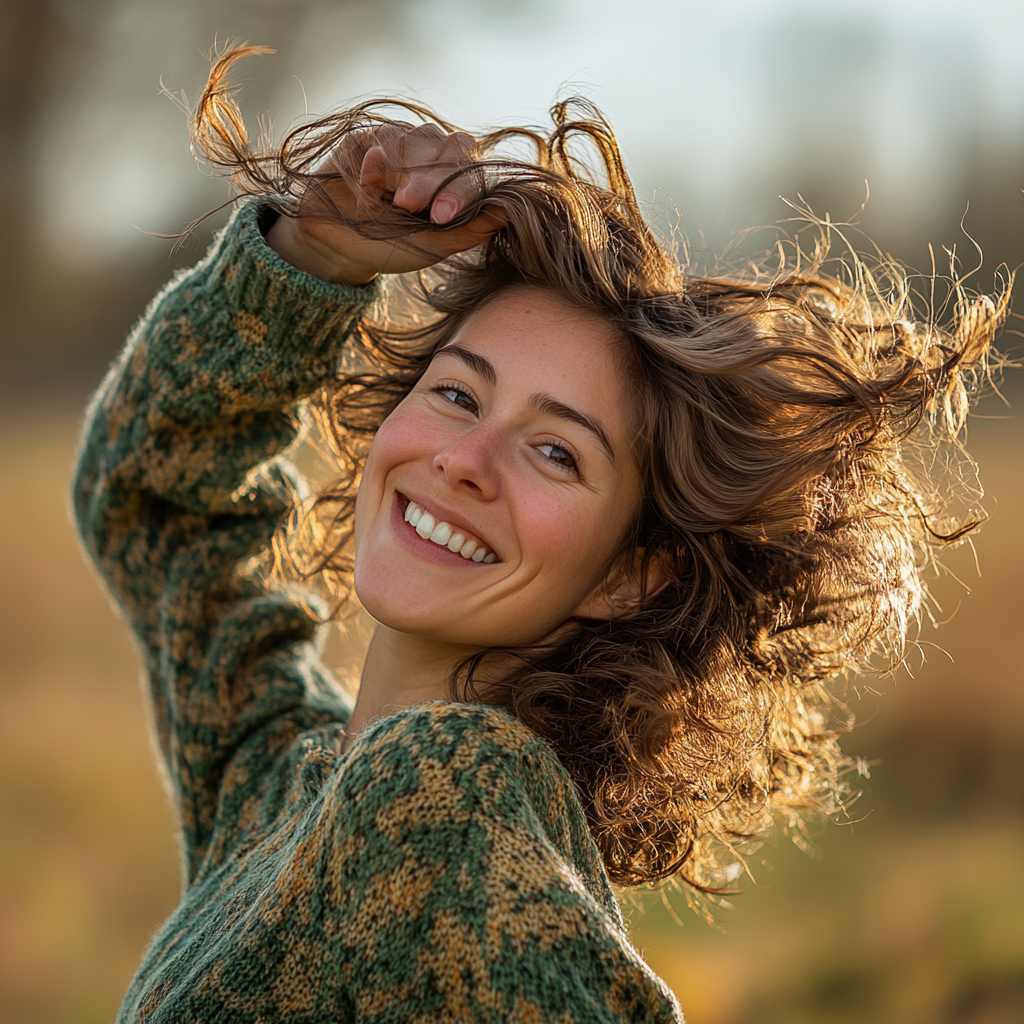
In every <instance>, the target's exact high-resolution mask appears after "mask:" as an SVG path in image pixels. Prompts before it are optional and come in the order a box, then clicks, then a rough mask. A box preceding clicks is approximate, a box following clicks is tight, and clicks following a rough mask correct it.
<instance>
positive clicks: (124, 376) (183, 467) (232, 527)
mask: <svg viewBox="0 0 1024 1024" xmlns="http://www.w3.org/2000/svg"><path fill="white" fill-rule="evenodd" d="M265 209H266V208H265V207H261V206H260V205H259V204H257V203H248V204H246V205H244V206H243V207H242V208H241V209H240V210H238V211H237V213H236V214H235V215H234V217H233V218H232V220H231V222H230V224H229V225H228V227H227V228H226V229H225V230H224V232H223V233H222V234H221V235H220V237H219V238H218V240H217V241H216V242H215V244H214V245H213V247H212V248H211V250H210V252H209V253H208V254H207V256H206V257H205V259H203V260H202V262H200V263H199V264H198V265H197V266H196V267H194V268H192V269H191V270H189V271H187V272H185V273H183V274H181V275H180V276H178V277H177V278H176V279H175V280H173V281H172V282H171V283H170V284H169V285H168V286H167V287H166V288H165V289H164V290H163V291H162V292H161V293H160V294H159V295H158V296H157V297H156V298H155V299H154V301H153V302H152V304H151V305H150V307H149V309H148V310H147V311H146V313H145V315H144V316H143V318H142V319H141V320H140V322H139V324H138V325H137V326H136V328H135V329H134V331H133V332H132V334H131V336H130V337H129V339H128V342H127V344H126V346H125V348H124V350H123V352H122V353H121V355H120V356H119V357H118V359H117V360H116V361H115V363H114V365H113V366H112V367H111V369H110V371H109V372H108V374H107V377H106V379H105V380H104V381H103V383H102V385H101V386H100V388H99V391H98V392H97V393H96V395H95V397H94V398H93V401H92V403H91V405H90V407H89V410H88V413H87V417H86V424H85V429H84V433H83V439H82V443H81V449H80V454H79V464H78V469H77V473H76V477H75V482H74V510H75V515H76V518H77V522H78V527H79V530H80V532H81V536H82V539H83V541H84V544H85V547H86V550H87V551H88V553H89V555H90V556H91V558H92V559H93V561H94V562H95V564H96V565H97V567H98V569H99V572H100V574H101V575H102V577H103V579H104V580H105V582H106V584H107V586H108V588H109V590H110V592H111V594H112V596H113V598H114V600H115V601H116V603H117V605H118V607H119V608H120V609H121V611H122V612H123V614H124V615H125V617H126V618H127V620H128V622H129V623H130V625H131V627H132V630H133V631H134V633H135V636H136V638H137V640H138V643H139V647H140V650H141V653H142V657H143V661H144V666H145V672H146V675H147V677H148V680H149V684H150V693H151V697H152V708H153V715H154V718H155V726H156V732H157V736H158V738H159V744H160V749H161V752H162V755H163V759H164V762H165V764H166V767H167V770H168V776H169V779H170V784H171V786H172V788H173V790H174V799H175V803H176V805H177V808H178V812H179V815H180V821H181V828H182V830H183V838H184V849H185V856H186V862H187V863H186V877H187V879H189V880H192V878H193V877H194V874H195V871H196V868H197V865H198V864H199V862H200V860H201V859H202V857H203V855H204V851H205V850H206V847H207V845H208V843H209V840H210V836H211V832H212V829H213V826H214V820H215V818H218V819H219V821H220V822H221V824H222V825H224V824H225V821H226V819H227V820H230V819H232V818H233V817H234V818H237V819H238V827H239V828H241V827H242V824H241V822H242V818H243V817H244V815H243V808H244V807H245V806H246V800H250V802H251V799H252V797H253V793H254V792H255V791H256V788H257V787H258V785H259V784H260V781H261V780H260V778H258V777H254V773H253V772H252V771H251V766H250V767H249V768H248V769H247V768H245V767H244V766H239V765H235V766H234V767H233V768H231V771H233V772H234V775H236V776H237V778H235V779H234V783H233V785H232V786H228V787H227V788H225V787H226V786H227V782H226V780H227V774H228V773H229V765H230V763H231V760H232V757H233V756H234V755H235V754H236V752H237V751H238V750H239V748H240V747H241V746H242V745H243V744H244V743H245V742H246V741H247V739H250V738H256V737H257V735H258V734H259V738H258V740H256V739H254V743H255V748H258V749H260V750H261V751H262V756H263V757H264V758H267V757H272V755H273V752H274V750H275V749H280V750H284V749H285V748H286V747H287V745H288V743H289V742H290V740H291V738H293V737H294V736H295V735H296V734H297V733H298V732H300V731H302V730H303V729H307V728H310V727H311V726H313V725H316V724H318V723H321V722H324V721H339V720H340V721H342V722H343V721H344V720H345V718H346V715H347V710H346V709H347V703H346V699H345V698H344V696H343V695H342V694H341V692H340V690H339V689H338V688H337V687H336V685H335V684H334V683H333V681H332V680H331V679H330V677H329V675H328V674H327V673H326V672H325V671H324V670H323V669H322V667H321V666H320V663H319V660H318V658H317V657H316V652H315V649H314V645H313V644H312V643H311V642H310V641H311V639H312V638H313V634H314V631H315V625H316V624H315V622H314V621H313V619H312V618H311V616H310V615H309V613H308V612H307V611H306V610H304V609H303V607H302V606H301V604H300V603H295V602H293V601H291V600H289V599H288V598H287V597H285V596H283V595H265V594H263V593H261V592H260V591H259V590H258V589H257V588H256V587H255V586H254V585H253V584H252V583H249V582H247V581H245V580H241V579H239V578H238V575H237V568H238V565H239V563H240V562H241V561H242V560H244V559H245V558H246V557H247V556H249V555H251V554H253V553H254V552H256V551H258V550H259V549H260V548H262V547H263V546H265V545H266V544H267V543H268V542H269V540H270V538H271V536H272V534H273V531H274V530H275V529H276V527H277V525H278V522H279V520H280V518H281V517H282V516H283V515H284V514H285V513H286V511H287V509H288V507H289V503H290V501H291V500H292V499H293V497H294V495H295V494H296V492H298V493H301V491H302V488H303V486H304V484H303V481H302V479H301V477H300V476H299V475H298V474H297V472H296V471H295V469H294V467H292V466H291V464H290V463H289V462H288V461H287V459H286V458H285V457H284V456H285V453H286V452H287V450H288V449H289V447H290V446H292V445H293V444H294V443H295V441H296V439H297V436H298V420H297V417H296V414H295V405H296V403H297V402H298V401H299V400H301V399H302V398H303V397H304V396H306V395H308V394H310V393H311V392H313V391H314V390H315V389H316V388H317V387H319V386H320V384H321V383H322V382H323V381H325V380H326V379H327V378H328V377H329V376H330V375H331V374H332V373H334V372H335V368H336V363H337V359H338V354H339V350H340V348H341V346H342V344H343V342H344V340H345V337H346V335H347V333H348V332H349V331H350V329H351V328H352V325H353V324H354V322H355V321H356V319H357V318H358V317H359V315H360V314H361V313H362V312H363V311H364V310H365V308H366V307H367V305H368V304H369V303H370V302H371V301H372V300H373V299H374V298H375V297H376V294H377V289H376V287H373V286H371V287H368V288H348V287H342V286H337V285H332V284H328V283H326V282H324V281H322V280H319V279H317V278H314V277H312V276H310V275H307V274H304V273H301V272H300V271H298V270H296V269H294V268H292V267H291V266H289V265H288V264H286V263H285V262H284V261H283V260H281V259H280V258H279V257H278V256H277V255H276V254H275V253H274V252H272V251H271V250H270V249H269V248H268V247H267V245H266V244H265V242H264V241H263V237H262V234H261V232H260V226H259V223H258V221H259V218H260V214H261V210H265ZM247 772H248V774H246V773H247ZM246 780H247V781H246ZM219 795H221V796H222V798H223V799H222V805H221V807H220V808H219V809H218V806H217V803H218V796H219ZM228 830H229V831H230V826H228Z"/></svg>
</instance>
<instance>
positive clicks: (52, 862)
mask: <svg viewBox="0 0 1024 1024" xmlns="http://www.w3.org/2000/svg"><path fill="white" fill-rule="evenodd" d="M227 38H235V39H247V40H250V41H252V42H255V43H262V44H266V45H269V46H273V47H275V48H277V50H278V54H277V55H276V56H273V57H265V58H262V59H260V60H252V61H249V62H248V63H247V64H245V65H243V66H242V68H241V76H242V77H244V78H249V79H250V81H249V82H248V83H247V85H246V89H245V93H244V97H243V108H244V109H245V111H246V113H247V115H248V116H249V117H250V119H251V123H253V124H254V123H255V117H256V115H257V114H258V113H260V112H264V111H265V112H268V113H269V114H270V115H271V116H272V117H273V118H274V119H275V122H276V124H277V126H278V128H279V129H281V128H284V127H285V126H287V125H289V124H291V123H293V122H295V121H296V120H297V119H300V118H302V117H303V116H304V114H305V112H306V111H307V110H308V111H309V112H310V113H311V114H318V113H322V112H324V111H326V110H328V109H331V108H334V107H338V106H341V105H344V104H345V103H346V102H348V101H351V100H352V99H354V98H356V97H359V96H362V95H364V94H369V93H373V94H376V93H403V94H406V95H412V96H415V97H417V98H419V99H421V100H423V101H425V102H427V103H430V104H432V105H434V106H436V107H437V108H438V109H440V110H441V111H442V112H443V113H444V114H446V115H447V116H449V117H450V118H452V119H454V120H456V121H458V122H461V123H462V124H464V125H465V126H466V127H468V128H470V129H473V128H478V127H482V126H485V125H493V124H495V123H504V124H508V123H519V122H527V123H542V122H543V121H544V119H545V117H546V110H547V108H548V106H549V105H550V103H551V102H552V101H553V100H554V99H555V98H556V97H558V96H559V95H562V94H564V93H566V92H570V91H572V92H579V93H583V94H584V95H587V96H589V97H591V98H592V99H594V100H595V101H596V102H597V103H598V104H599V105H600V106H601V107H602V108H603V109H604V110H605V111H606V113H607V114H608V116H609V117H610V119H611V121H612V123H613V124H614V125H615V126H616V129H617V132H618V135H619V139H620V142H621V144H622V147H623V149H624V150H625V152H626V154H627V157H628V160H629V166H630V169H631V172H632V174H633V176H634V180H635V183H636V185H637V189H638V191H639V193H640V195H641V196H642V197H643V198H645V199H647V200H649V201H650V202H651V203H652V204H654V205H653V206H652V215H654V216H658V217H661V218H662V219H665V218H667V219H668V220H669V221H672V222H675V221H677V220H678V223H679V225H680V226H681V228H682V229H683V230H685V232H686V233H687V235H688V236H689V237H690V239H691V241H692V242H693V243H694V244H695V245H697V246H703V245H704V244H708V245H710V246H712V247H719V248H720V247H721V246H723V245H725V244H727V243H728V241H729V239H730V237H731V232H733V231H735V230H736V229H738V228H742V227H746V226H748V225H752V224H764V223H770V222H773V221H776V220H778V219H780V218H782V217H784V216H786V214H787V212H788V208H787V207H786V206H785V205H783V203H782V202H781V201H780V200H779V198H778V197H779V196H785V197H788V198H790V199H795V198H796V197H797V196H798V195H799V196H803V197H804V198H805V199H806V200H807V202H809V203H810V204H811V206H812V207H813V208H814V209H815V211H816V212H817V213H819V214H821V215H824V214H825V213H826V212H827V213H829V214H830V215H831V216H832V218H833V219H841V218H844V217H847V216H849V215H851V214H853V213H855V212H856V211H857V210H858V208H859V207H860V205H861V204H862V202H863V200H864V198H865V181H868V182H870V192H871V199H870V202H869V203H868V206H867V209H866V212H865V213H864V215H863V217H862V218H861V224H862V227H863V229H864V231H865V232H866V233H867V235H869V236H870V237H871V238H872V239H873V240H874V241H875V242H876V243H877V244H878V245H879V246H880V247H881V248H882V249H883V250H885V251H887V252H891V253H892V254H893V255H894V256H896V257H897V258H899V259H900V260H902V261H904V262H905V263H907V264H909V265H910V266H911V267H914V268H918V269H921V270H924V271H927V270H928V269H929V267H930V256H929V251H928V243H932V245H933V247H934V251H935V252H936V253H938V254H939V260H940V269H941V266H942V262H943V261H945V259H946V257H945V256H944V255H943V253H942V249H943V247H945V248H947V249H948V248H952V247H953V246H956V248H957V251H958V253H962V254H963V255H964V267H965V268H966V269H970V268H971V267H973V266H974V265H975V263H976V251H975V242H976V243H977V245H978V246H979V247H980V248H981V250H982V251H983V253H984V265H983V267H982V269H981V270H980V271H979V272H978V273H977V274H976V275H975V276H974V277H973V278H972V279H971V283H972V284H973V285H975V286H976V287H978V288H982V289H983V288H985V287H991V284H992V278H993V274H994V273H995V271H996V268H997V267H998V265H999V264H1000V263H1006V264H1008V265H1009V266H1010V267H1014V266H1016V265H1017V264H1018V263H1020V262H1021V261H1022V260H1024V233H1022V229H1024V194H1022V192H1021V189H1022V187H1024V61H1022V60H1021V56H1020V55H1021V52H1022V45H1024V4H1021V3H1020V2H1019V0H972V2H971V3H970V4H967V3H963V2H962V0H960V2H953V0H928V2H925V0H859V2H856V3H850V2H846V0H831V2H829V3H821V2H817V3H811V2H807V3H805V2H799V0H730V2H729V3H720V4H714V3H707V2H701V3H697V2H691V0H634V2H633V3H631V4H623V3H617V2H612V0H372V2H370V0H174V2H173V3H172V2H170V0H164V2H160V0H2V2H0V236H2V244H0V303H2V304H0V488H2V490H0V495H2V499H0V566H2V567H3V586H2V588H0V1024H92V1022H97V1024H98V1022H105V1021H110V1020H112V1019H113V1017H114V1015H115V1013H116V1008H117V1005H118V1003H119V1000H120V997H121V994H122V992H123V990H124V988H125V986H126V985H127V983H128V981H129V979H130V977H131V975H132V973H133V971H134V969H135V967H136V965H137V963H138V961H139V958H140V955H141V953H142V950H143V948H144V946H145V944H146V942H147V939H148V937H149V935H150V934H151V933H152V931H153V930H154V929H155V928H156V927H157V925H158V924H159V923H160V921H161V920H162V919H163V917H164V916H165V915H166V914H167V913H168V912H169V911H170V910H171V908H172V907H173V906H174V904H175V902H176V900H177V896H178V880H177V853H176V850H175V846H174V840H173V837H172V831H171V817H170V813H169V811H168V808H167V805H166V803H165V800H164V796H163V794H162V791H161V788H160V784H159V781H158V777H157V773H156V771H155V769H154V767H153V765H152V761H151V758H150V752H149V747H148V741H147V733H146V725H145V719H144V715H143V705H142V700H141V696H140V693H139V689H138V670H137V663H136V658H135V655H134V652H133V650H132V648H131V645H130V642H129V640H128V638H127V635H126V631H125V629H124V627H123V626H122V625H121V624H120V623H119V622H118V621H117V620H116V619H115V618H114V616H113V614H112V613H111V611H110V609H109V607H108V605H107V602H106V599H105V598H104V597H103V595H102V594H101V592H100V590H99V589H98V587H97V585H96V583H95V581H94V578H93V576H92V574H91V572H90V570H89V569H88V568H87V567H86V566H85V564H84V563H83V561H82V559H81V556H80V554H79V551H78V549H77V546H76V542H75V540H74V537H73V534H72V532H71V530H70V527H69V526H68V522H67V517H66V512H65V492H66V486H67V477H68V472H69V467H70V464H71V460H72V457H73V449H74V444H75V435H76V430H77V425H78V422H79V417H80V415H81V410H82V407H83V405H84V403H85V401H86V399H87V397H88V395H89V394H90V392H91V391H92V389H93V388H95V386H96V385H97V383H98V382H99V380H100V378H101V376H102V373H103V371H104V368H105V366H106V364H107V362H108V360H109V359H110V357H111V356H112V355H113V354H114V352H115V351H116V349H117V348H118V346H119V345H120V342H121V339H122V338H123V336H124V334H125V332H126V330H127V329H128V328H129V326H130V325H131V323H132V321H133V320H134V318H135V317H136V316H137V315H138V313H139V312H140V311H141V309H142V308H143V306H144V304H145V303H146V301H147V300H148V298H149V296H150V295H151V294H152V293H153V291H154V290H155V289H156V288H157V287H158V286H159V285H160V284H161V283H162V282H163V281H164V280H165V279H166V278H167V277H168V276H169V275H170V274H171V272H172V271H173V270H174V269H175V268H176V267H178V266H181V265H184V264H186V263H190V262H192V261H194V260H195V258H196V257H197V255H198V254H199V253H200V252H201V251H202V249H203V248H204V247H205V244H206V242H207V240H208V238H209V233H210V230H212V228H213V227H215V226H216V224H217V223H219V222H221V221H222V220H223V216H222V217H221V218H220V220H218V219H216V218H215V219H214V220H213V221H211V222H210V223H208V224H207V225H206V226H204V228H202V229H201V230H200V232H199V236H198V238H197V239H196V240H195V241H194V242H191V243H189V244H187V245H186V246H185V247H184V248H183V249H182V250H180V251H178V252H177V253H173V254H172V253H171V246H170V243H168V242H165V241H160V240H158V239H155V238H153V237H152V236H150V235H147V234H145V233H143V231H144V230H145V231H164V232H166V231H177V230H180V229H181V228H182V227H183V226H184V225H185V224H186V223H187V222H188V221H189V220H190V219H192V218H193V217H194V216H195V215H197V214H199V213H202V212H205V210H206V209H208V208H210V207H212V206H215V205H217V204H218V203H220V202H222V201H223V200H224V199H226V198H227V197H228V192H227V189H226V186H225V185H224V184H223V183H222V182H217V181H211V180H210V179H208V178H206V177H204V176H203V175H202V174H200V173H198V172H197V170H196V168H195V165H194V163H193V161H192V159H191V157H190V154H189V151H188V143H187V138H186V131H185V124H184V118H183V116H182V114H181V112H180V111H179V110H177V109H176V108H175V107H174V105H173V104H172V103H170V102H169V101H168V100H167V98H165V97H161V96H160V95H159V92H160V79H161V76H162V78H163V82H164V84H165V85H166V86H167V88H168V89H171V90H178V89H182V88H183V89H185V90H186V92H187V93H188V95H189V96H190V97H194V96H196V95H197V94H198V92H199V89H200V87H201V84H202V82H203V80H204V77H205V73H206V70H207V68H208V63H207V59H206V53H207V52H208V51H209V49H210V47H211V45H212V44H213V43H214V41H215V40H225V39H227ZM659 210H660V211H662V212H661V213H658V211H659ZM140 229H143V230H140ZM972 239H973V241H972ZM1019 292H1020V299H1019V300H1018V308H1021V309H1024V305H1021V304H1022V303H1024V288H1021V289H1020V290H1019ZM1011 326H1013V325H1011ZM1003 345H1004V347H1005V348H1008V349H1010V350H1013V349H1014V348H1016V349H1017V353H1018V355H1019V354H1020V345H1019V344H1018V338H1017V337H1016V336H1015V335H1013V334H1010V333H1008V334H1006V335H1005V336H1004V339H1003ZM1021 378H1024V370H1021V371H1017V372H1016V373H1015V372H1014V371H1009V372H1008V373H1007V380H1006V385H1005V388H1004V394H1005V397H1006V398H1007V400H1008V402H1009V405H1007V404H1004V403H1003V402H1002V401H1000V399H999V398H998V396H995V395H990V396H989V397H988V398H986V399H985V400H984V401H983V402H982V403H981V405H980V407H979V415H978V416H977V417H976V418H975V419H974V420H973V421H972V424H971V427H970V445H971V450H972V452H973V453H974V454H975V456H976V457H977V458H978V460H979V462H980V464H981V470H982V479H983V481H984V483H985V484H986V490H987V496H986V499H985V507H986V508H987V510H988V511H989V513H991V520H990V521H989V522H988V523H986V524H985V526H984V527H983V528H982V530H981V531H980V533H979V534H978V536H977V539H976V542H975V545H974V549H971V548H970V547H963V548H961V549H958V550H957V551H955V552H953V553H951V554H950V555H949V556H948V557H947V558H946V570H945V571H944V572H943V574H942V575H941V577H940V578H938V579H936V580H935V581H934V583H933V588H932V589H933V594H934V597H935V602H936V605H937V607H938V609H939V611H938V612H937V614H936V618H938V619H940V620H943V622H944V624H943V625H942V627H941V629H940V630H939V631H938V632H936V631H934V630H933V629H932V627H931V625H930V624H927V623H926V624H925V625H924V626H923V627H922V630H921V634H920V637H919V639H920V647H919V649H918V650H915V652H914V654H913V657H912V658H911V663H910V671H901V672H900V673H899V674H898V676H897V677H896V678H895V679H888V680H865V681H863V683H862V686H861V694H862V697H861V698H860V699H857V700H855V701H854V710H855V711H856V712H857V716H858V719H859V720H860V722H861V723H862V724H861V725H860V727H859V728H858V729H857V730H856V731H855V732H854V734H853V735H852V736H850V737H849V738H848V739H847V742H846V746H847V749H848V750H850V751H851V752H853V753H856V754H859V755H862V756H863V757H865V758H866V759H868V760H869V761H870V762H871V763H872V764H873V769H872V774H871V779H870V780H869V781H866V782H865V783H864V790H865V791H864V795H863V796H862V798H861V799H860V801H859V802H858V803H857V805H856V806H855V807H854V809H853V811H852V812H851V813H852V817H853V818H854V819H856V823H855V824H852V825H851V824H845V825H837V824H828V823H826V824H823V825H822V826H821V827H820V829H819V830H818V835H817V836H816V849H814V850H812V851H811V852H810V853H807V852H802V851H799V850H797V849H795V848H794V847H793V846H792V844H790V843H788V842H787V841H786V840H785V839H784V838H783V837H779V838H778V839H777V840H776V841H775V842H773V843H771V844H768V845H766V846H765V847H763V848H762V850H761V851H760V852H759V853H758V855H757V856H756V857H755V858H754V866H755V869H756V871H755V875H756V884H755V883H752V882H750V881H749V880H746V881H745V882H744V883H743V888H744V890H745V892H744V893H743V895H741V896H738V897H736V898H735V899H733V900H732V904H733V906H732V908H731V909H730V908H721V909H718V910H717V911H716V924H715V927H710V926H708V925H707V924H706V923H704V922H703V921H702V920H700V919H699V918H698V917H697V916H695V915H693V914H692V913H690V912H689V911H688V910H687V908H686V905H685V900H684V899H683V898H682V895H681V894H680V893H678V892H673V891H668V892H665V893H658V894H649V895H647V896H645V897H644V898H642V899H634V900H631V901H630V903H629V915H630V919H631V925H632V929H633V935H634V938H635V940H636V942H637V944H638V945H639V946H640V947H641V948H642V949H643V950H644V951H645V953H646V954H647V956H648V958H649V959H650V961H651V963H652V964H653V966H654V967H655V968H656V969H657V970H658V971H659V972H660V973H661V974H662V975H663V976H664V977H665V978H666V980H667V981H668V982H669V984H670V985H672V986H673V988H674V989H675V990H676V992H677V993H678V995H679V997H680V1000H681V1002H682V1005H683V1007H684V1009H685V1010H686V1012H687V1019H688V1020H689V1021H690V1022H691V1024H755V1022H756V1024H776V1022H778V1024H783V1022H786V1024H804V1022H806V1024H833V1022H835V1024H840V1022H842V1024H868V1022H871V1024H890V1022H893V1024H895V1022H900V1024H1020V1022H1021V1021H1022V1020H1024V770H1022V769H1024V686H1022V683H1024V678H1022V677H1024V672H1022V668H1021V665H1022V655H1024V629H1022V628H1021V618H1022V611H1024V600H1022V592H1024V591H1022V585H1021V578H1022V574H1024V539H1022V538H1024V479H1022V469H1024V459H1022V454H1021V453H1022V446H1024V427H1022V412H1021V410H1022V408H1024V380H1022V379H1021ZM978 566H980V574H979V569H978ZM947 620H948V621H947ZM332 657H334V658H336V659H337V661H338V662H339V663H342V662H344V661H346V659H347V658H348V653H347V652H346V651H345V650H344V649H343V648H342V647H341V646H340V644H339V643H336V644H335V646H334V647H333V648H332ZM762 862H763V863H762Z"/></svg>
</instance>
